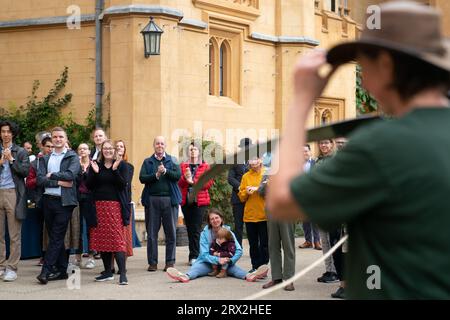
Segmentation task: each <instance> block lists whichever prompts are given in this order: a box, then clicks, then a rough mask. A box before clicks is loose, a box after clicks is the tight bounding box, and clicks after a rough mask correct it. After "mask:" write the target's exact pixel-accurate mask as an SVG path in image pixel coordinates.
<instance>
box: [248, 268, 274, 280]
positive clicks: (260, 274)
mask: <svg viewBox="0 0 450 320" xmlns="http://www.w3.org/2000/svg"><path fill="white" fill-rule="evenodd" d="M268 272H269V266H268V265H266V264H263V265H262V266H259V267H258V269H256V271H254V272H252V273H248V274H247V276H246V277H245V280H247V281H248V282H255V281H256V280H258V279H262V278H265V277H266V276H267V273H268Z"/></svg>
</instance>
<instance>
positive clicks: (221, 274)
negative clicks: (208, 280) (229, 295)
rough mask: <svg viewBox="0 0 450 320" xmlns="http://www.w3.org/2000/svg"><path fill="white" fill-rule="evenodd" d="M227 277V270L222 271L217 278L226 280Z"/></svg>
mask: <svg viewBox="0 0 450 320" xmlns="http://www.w3.org/2000/svg"><path fill="white" fill-rule="evenodd" d="M226 277H227V270H225V269H222V270H220V272H219V274H218V275H217V276H216V278H226Z"/></svg>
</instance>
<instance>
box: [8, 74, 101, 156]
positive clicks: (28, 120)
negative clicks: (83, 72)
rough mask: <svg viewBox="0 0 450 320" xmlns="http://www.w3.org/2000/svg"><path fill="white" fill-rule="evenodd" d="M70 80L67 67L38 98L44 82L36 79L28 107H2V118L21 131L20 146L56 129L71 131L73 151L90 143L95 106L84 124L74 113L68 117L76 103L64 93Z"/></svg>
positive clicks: (70, 137)
mask: <svg viewBox="0 0 450 320" xmlns="http://www.w3.org/2000/svg"><path fill="white" fill-rule="evenodd" d="M68 79H69V68H68V67H64V70H63V71H62V72H61V74H60V77H59V78H58V79H57V80H56V81H55V83H54V84H53V87H52V88H51V89H50V90H49V92H48V93H47V95H46V96H44V97H43V98H41V99H38V97H37V91H38V89H39V87H40V81H39V80H35V81H34V82H33V87H32V90H31V95H30V96H29V97H28V101H27V103H26V104H25V105H22V106H19V107H16V106H15V105H14V104H11V105H10V106H9V107H0V119H4V120H11V121H13V122H15V123H16V124H17V125H18V126H19V128H20V132H19V135H18V136H17V137H16V139H15V143H16V144H18V145H22V144H23V143H24V142H25V141H30V142H32V143H33V144H34V142H35V135H36V133H38V132H41V131H50V130H51V129H52V128H53V127H56V126H58V127H63V128H64V129H65V130H66V131H67V135H68V138H69V141H70V142H71V144H72V147H73V148H76V147H78V145H79V144H80V143H81V142H88V141H89V140H90V134H91V132H92V130H93V129H94V128H95V107H93V108H92V110H90V111H89V113H88V115H87V117H86V119H85V121H84V123H83V124H80V123H77V122H76V121H75V120H74V118H73V115H72V113H69V114H67V115H63V113H62V111H63V109H64V108H65V107H66V106H67V105H69V103H70V102H71V101H72V94H71V93H65V94H62V90H63V89H64V87H65V86H66V84H67V81H68ZM61 95H62V96H61ZM107 126H108V123H106V124H105V127H107ZM34 151H38V150H37V149H35V150H34Z"/></svg>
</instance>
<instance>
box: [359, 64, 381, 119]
mask: <svg viewBox="0 0 450 320" xmlns="http://www.w3.org/2000/svg"><path fill="white" fill-rule="evenodd" d="M356 110H357V112H358V113H359V114H365V113H371V112H376V111H378V103H377V101H376V100H375V99H374V98H373V97H372V96H371V95H370V94H369V92H367V91H366V90H365V89H364V88H363V86H362V71H361V66H359V65H357V66H356Z"/></svg>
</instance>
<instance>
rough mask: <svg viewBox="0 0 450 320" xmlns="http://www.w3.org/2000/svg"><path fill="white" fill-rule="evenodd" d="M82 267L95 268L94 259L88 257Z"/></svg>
mask: <svg viewBox="0 0 450 320" xmlns="http://www.w3.org/2000/svg"><path fill="white" fill-rule="evenodd" d="M84 267H85V268H86V269H94V268H95V261H94V259H89V260H88V262H87V263H86V264H85V266H84Z"/></svg>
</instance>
